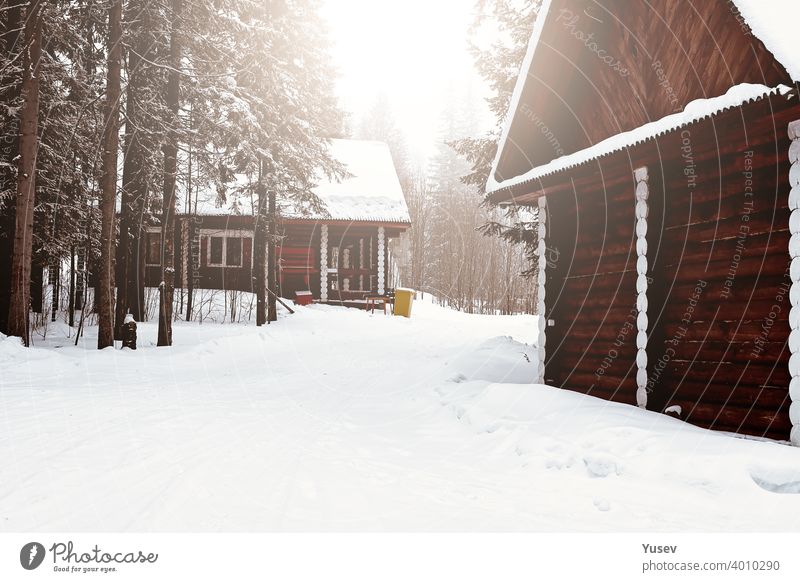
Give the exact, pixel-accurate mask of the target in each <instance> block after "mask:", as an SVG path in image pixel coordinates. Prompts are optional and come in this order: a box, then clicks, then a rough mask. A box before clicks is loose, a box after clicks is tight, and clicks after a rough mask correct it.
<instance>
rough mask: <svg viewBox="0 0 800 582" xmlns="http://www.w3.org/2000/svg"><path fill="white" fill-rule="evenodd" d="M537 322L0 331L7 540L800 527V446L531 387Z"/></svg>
mask: <svg viewBox="0 0 800 582" xmlns="http://www.w3.org/2000/svg"><path fill="white" fill-rule="evenodd" d="M535 329H536V326H535V321H534V319H533V317H529V316H516V317H501V316H480V315H464V314H460V313H456V312H452V311H449V310H446V309H443V308H439V307H436V306H434V305H431V304H429V303H426V302H417V303H416V304H415V305H414V314H413V318H412V319H410V320H407V319H404V318H399V317H388V316H383V315H382V314H378V313H376V314H375V315H370V314H367V313H364V312H360V311H355V310H348V309H344V308H335V307H326V306H312V307H307V308H302V307H301V308H298V311H297V313H296V314H295V315H284V314H282V318H281V320H280V321H279V322H278V323H276V324H273V325H270V326H267V327H263V328H256V327H255V326H252V325H243V324H214V323H206V324H203V325H200V324H197V323H191V324H176V327H175V332H174V335H175V347H174V348H172V349H165V348H156V347H154V346H153V344H154V342H155V335H156V329H155V325H153V324H140V326H139V337H140V349H139V350H137V351H135V352H132V351H128V350H125V351H120V350H116V351H115V350H111V349H107V350H104V351H102V352H98V351H96V350H92V349H90V348H91V347H92V345H93V344H94V342H95V341H96V340H95V337H96V336H95V334H96V329H95V328H90V329H89V332H88V335H87V339H86V340H85V342H86V343H85V345H82V346H79V347H77V348H76V347H74V346H72V342H71V340H69V339H66V338H65V337H64V336H65V333H64V327H63V326H60V327H59V326H53V325H51V328H50V330H49V332H48V336H47V339H46V341H43V342H41V341H40V342H39V343H40V345H39V347H36V348H33V349H25V348H23V347H21V346H20V344H19V341H18V340H16V339H14V338H2V337H0V370H1V371H2V373H1V374H0V531H30V530H43V531H83V530H85V531H122V530H124V531H154V530H161V531H164V530H168V531H195V530H197V531H276V530H346V531H352V530H356V531H375V530H393V531H397V530H415V531H430V530H436V531H442V530H444V531H462V530H546V531H586V530H588V531H619V530H658V531H670V530H725V531H777V530H794V531H798V530H800V450H798V449H795V448H792V447H789V446H786V445H783V444H778V443H772V442H759V441H753V440H744V439H740V438H733V437H731V436H729V435H723V434H719V433H713V432H709V431H704V430H701V429H698V428H695V427H692V426H689V425H686V424H684V423H682V422H680V421H678V420H674V419H671V418H667V417H665V416H662V415H658V414H654V413H650V412H643V411H640V410H638V409H636V408H633V407H628V406H622V405H617V404H612V403H608V402H605V401H602V400H597V399H595V398H590V397H586V396H583V395H580V394H577V393H573V392H569V391H565V390H559V389H555V388H549V387H546V386H540V385H530V384H526V382H527V380H528V379H529V378H530V377H531V373H532V370H531V368H532V364H531V363H530V362H529V359H530V358H531V355H532V353H533V349H532V348H531V347H530V346H528V345H527V344H526V342H531V341H532V338H533V334H534V330H535ZM59 346H61V347H59Z"/></svg>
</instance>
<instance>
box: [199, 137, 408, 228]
mask: <svg viewBox="0 0 800 582" xmlns="http://www.w3.org/2000/svg"><path fill="white" fill-rule="evenodd" d="M330 153H331V155H332V156H333V158H334V159H336V160H337V161H339V162H340V163H341V164H342V165H343V166H344V167H345V169H346V170H347V172H348V173H349V174H350V175H349V176H348V177H346V178H344V179H342V180H341V181H339V180H336V179H331V178H328V177H327V176H325V175H324V174H323V173H322V172H320V173H319V175H318V176H317V177H316V181H317V184H318V185H317V186H316V187H315V188H314V189H313V192H314V193H315V194H316V195H317V196H318V197H319V198H320V200H321V201H322V202H323V204H324V205H325V208H326V210H327V214H319V213H313V212H312V213H310V214H308V213H305V214H303V213H300V212H299V211H298V210H297V209H295V208H292V206H291V204H290V203H284V204H283V205H282V208H281V214H282V216H283V217H284V218H303V219H311V220H340V221H364V222H390V223H402V224H409V223H410V222H411V219H410V216H409V213H408V206H407V204H406V199H405V196H404V195H403V189H402V188H401V186H400V180H399V179H398V177H397V171H396V170H395V167H394V162H393V161H392V155H391V153H390V151H389V146H388V145H386V144H385V143H383V142H379V141H363V140H350V139H333V140H330ZM249 182H250V181H249V179H248V178H247V177H246V176H243V175H237V176H236V180H235V183H234V184H233V185H229V190H233V189H235V188H237V187H239V188H241V187H245V186H247V185H248V183H249ZM199 198H200V200H199V202H198V207H197V213H198V214H201V215H227V214H245V215H247V214H250V213H251V212H252V210H251V209H250V208H248V209H247V210H243V209H242V207H241V206H242V205H241V201H240V200H236V199H233V198H232V197H231V200H230V201H229V202H228V203H227V204H224V205H223V206H217V204H216V203H215V202H214V201H215V200H216V192H206V193H201V194H200V196H199ZM247 206H249V205H247Z"/></svg>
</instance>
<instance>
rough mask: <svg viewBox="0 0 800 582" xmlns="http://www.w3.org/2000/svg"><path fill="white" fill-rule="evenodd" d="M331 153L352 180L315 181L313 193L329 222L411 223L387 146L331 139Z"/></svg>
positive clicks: (321, 178) (376, 142)
mask: <svg viewBox="0 0 800 582" xmlns="http://www.w3.org/2000/svg"><path fill="white" fill-rule="evenodd" d="M331 153H332V155H333V157H334V158H335V159H337V160H338V161H339V162H341V163H342V164H344V165H345V167H346V168H347V171H348V172H349V173H350V174H351V175H352V176H351V177H348V178H345V179H344V180H342V181H336V180H330V179H328V178H326V177H324V176H320V177H319V185H318V186H317V187H316V188H315V189H314V193H315V194H316V195H317V196H319V198H320V199H321V200H322V201H323V202H324V203H325V206H326V208H327V210H328V213H329V214H330V218H332V219H334V220H370V221H380V222H404V223H409V222H411V219H410V217H409V214H408V206H407V205H406V199H405V196H404V195H403V189H402V188H401V187H400V180H399V179H398V177H397V170H395V167H394V162H393V161H392V154H391V152H390V151H389V146H388V145H386V144H385V143H384V142H380V141H360V140H352V139H334V140H331Z"/></svg>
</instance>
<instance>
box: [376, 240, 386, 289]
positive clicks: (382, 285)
mask: <svg viewBox="0 0 800 582" xmlns="http://www.w3.org/2000/svg"><path fill="white" fill-rule="evenodd" d="M385 249H386V230H385V229H384V228H383V227H382V226H379V227H378V295H383V294H384V293H385V292H386V279H385V277H384V273H383V267H384V265H385V264H386V262H385V260H386V259H385V257H384V255H385V252H384V251H385Z"/></svg>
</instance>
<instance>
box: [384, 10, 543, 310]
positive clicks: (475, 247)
mask: <svg viewBox="0 0 800 582" xmlns="http://www.w3.org/2000/svg"><path fill="white" fill-rule="evenodd" d="M540 4H541V1H540V0H477V2H476V4H475V20H474V23H473V26H472V30H471V48H472V53H473V56H474V58H475V63H476V66H477V69H478V72H479V73H480V75H481V77H482V78H483V80H484V82H485V83H486V85H487V86H488V88H489V89H490V93H489V95H490V96H489V98H488V105H489V109H490V112H491V113H492V115H493V117H494V120H495V126H494V128H493V129H492V130H491V131H490V132H489V133H488V134H486V135H479V133H478V129H477V123H476V121H475V120H476V119H477V118H478V112H477V111H476V108H475V101H474V97H473V96H472V95H470V94H469V92H467V93H466V94H462V95H459V94H458V93H457V92H456V91H453V92H452V95H451V98H450V99H448V100H447V101H448V106H447V108H446V109H445V111H444V112H443V114H442V118H441V130H440V133H441V140H440V143H439V147H438V151H437V153H436V155H435V157H434V158H433V160H432V161H431V163H430V164H429V165H428V167H427V168H423V169H417V170H416V171H413V172H411V175H409V176H408V177H407V178H406V183H405V192H406V199H407V201H408V205H409V211H410V213H411V221H412V228H411V230H410V231H409V233H408V234H407V236H406V237H405V238H404V240H403V241H402V242H403V243H404V248H403V249H402V250H403V251H404V252H405V253H406V255H407V256H408V260H406V261H404V262H403V264H402V265H401V275H402V281H403V283H404V284H406V285H409V286H411V287H413V288H415V289H419V290H421V291H424V292H428V293H430V294H431V295H433V296H434V297H436V299H437V301H439V302H440V303H442V304H443V305H447V306H449V307H452V308H455V309H459V310H461V311H466V312H469V313H502V314H511V313H532V312H533V310H534V307H535V305H536V285H535V284H534V281H533V280H532V279H531V278H530V277H529V276H528V275H529V274H531V273H534V272H535V271H536V256H535V253H534V249H535V248H536V244H537V242H538V241H537V240H536V229H535V226H536V214H535V210H531V211H528V210H527V209H515V208H509V209H499V208H493V207H491V206H490V205H488V204H486V203H485V201H484V199H483V192H484V187H485V185H486V180H487V178H488V176H489V171H490V167H491V163H492V160H493V159H494V155H495V152H496V151H497V144H498V141H499V137H500V130H501V128H502V123H503V121H504V120H505V115H506V112H507V111H508V105H509V101H510V99H511V93H512V91H513V89H514V85H515V84H516V80H517V76H518V74H519V68H520V65H521V63H522V60H523V58H524V56H525V50H526V48H527V45H528V40H529V38H530V35H531V31H532V29H533V22H534V19H535V17H536V13H537V11H538V8H539V6H540ZM487 28H488V29H490V30H491V31H492V32H491V34H489V35H482V34H481V33H482V31H484V30H485V29H487ZM483 37H488V38H490V39H492V40H491V42H490V43H489V44H488V45H484V44H481V43H480V42H479V39H481V38H483ZM383 125H384V128H383V137H382V139H385V140H387V141H390V143H392V138H391V135H392V134H393V132H392V130H389V129H386V123H384V124H383ZM394 141H395V142H397V141H398V140H397V139H395V140H394ZM401 148H402V144H401V143H400V144H399V145H397V146H396V147H395V148H393V151H394V149H401Z"/></svg>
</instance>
